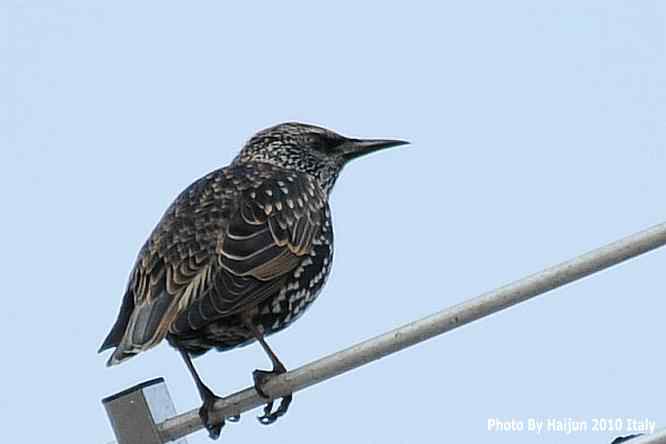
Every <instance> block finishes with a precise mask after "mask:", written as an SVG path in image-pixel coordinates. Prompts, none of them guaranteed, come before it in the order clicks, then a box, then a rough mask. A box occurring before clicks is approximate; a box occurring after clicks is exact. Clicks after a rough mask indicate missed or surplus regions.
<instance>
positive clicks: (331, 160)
mask: <svg viewBox="0 0 666 444" xmlns="http://www.w3.org/2000/svg"><path fill="white" fill-rule="evenodd" d="M402 143H403V142H399V141H386V140H374V141H373V140H358V139H349V138H345V137H343V136H340V135H338V134H336V133H334V132H332V131H329V130H326V129H323V128H319V127H315V126H312V125H305V124H299V123H287V124H281V125H278V126H275V127H272V128H268V129H266V130H263V131H260V132H259V133H257V134H256V135H255V136H254V137H252V138H251V139H250V140H249V141H248V143H247V144H246V145H245V146H244V148H243V149H242V150H241V152H240V154H239V155H238V156H237V157H236V159H234V161H233V162H232V163H231V164H230V165H229V166H227V167H224V168H221V169H218V170H216V171H213V172H212V173H210V174H208V175H206V176H205V177H202V178H201V179H199V180H197V181H195V182H194V183H193V184H192V185H190V186H189V187H188V188H187V189H185V190H184V191H183V192H182V193H181V194H180V195H179V196H178V197H177V198H176V200H175V201H174V202H173V204H172V205H171V206H170V207H169V208H168V209H167V210H166V212H165V214H164V215H163V217H162V219H161V220H160V222H159V223H158V225H157V227H156V228H155V229H154V231H153V232H152V234H151V235H150V237H149V239H148V240H147V241H146V243H145V244H144V246H143V248H142V249H141V250H140V252H139V255H138V258H137V260H136V263H135V265H134V268H133V270H132V273H131V275H130V280H129V284H128V287H127V291H126V293H125V296H124V299H123V303H122V306H121V310H120V314H119V316H118V319H117V321H116V324H115V325H114V327H113V328H112V330H111V332H110V333H109V335H108V337H107V339H106V340H105V341H104V344H103V345H102V348H101V349H100V351H101V350H105V349H107V348H114V347H115V350H114V352H113V354H112V356H111V358H110V359H109V365H114V364H117V363H120V362H122V361H124V360H126V359H128V358H130V357H132V356H134V355H136V354H138V353H139V352H141V351H144V350H147V349H149V348H151V347H153V346H154V345H156V344H158V343H159V342H160V341H161V340H163V339H164V338H166V339H167V340H168V342H169V343H170V344H171V345H173V346H174V347H176V348H177V349H179V350H181V351H184V352H186V353H187V354H189V355H191V356H197V355H200V354H203V353H205V352H206V351H208V350H210V349H211V348H216V349H218V350H222V351H223V350H228V349H230V348H233V347H236V346H241V345H246V344H248V343H250V342H253V341H254V340H257V339H258V340H260V341H262V345H265V344H263V339H262V338H263V336H264V335H269V334H272V333H275V332H277V331H279V330H282V329H283V328H285V327H287V326H288V325H290V324H291V323H292V322H293V321H294V320H296V319H297V318H298V317H299V316H301V315H302V314H303V312H304V311H305V310H306V309H307V308H308V307H309V306H310V304H311V303H312V302H313V301H314V300H315V299H316V298H317V296H318V295H319V292H320V290H321V288H322V286H323V285H324V283H325V282H326V278H327V277H328V274H329V272H330V268H331V262H332V258H333V230H332V225H331V214H330V210H329V206H328V194H329V193H330V191H331V189H332V187H333V185H334V183H335V181H336V179H337V177H338V174H339V173H340V171H341V169H342V168H343V166H344V165H345V164H346V163H347V162H348V161H349V160H351V159H353V158H356V157H358V156H360V155H362V154H366V153H368V152H372V151H375V150H377V149H381V148H385V147H388V146H395V145H399V144H402ZM266 347H267V346H266ZM269 354H270V353H269ZM186 359H189V358H187V357H186ZM272 359H273V358H272ZM275 359H276V358H275ZM275 364H276V362H275V360H274V365H275ZM191 370H192V369H191ZM195 378H196V376H195ZM204 391H205V390H204ZM200 392H201V387H200ZM205 396H208V395H207V394H205V393H202V398H203V397H205ZM285 410H286V408H285ZM211 434H213V433H212V432H211Z"/></svg>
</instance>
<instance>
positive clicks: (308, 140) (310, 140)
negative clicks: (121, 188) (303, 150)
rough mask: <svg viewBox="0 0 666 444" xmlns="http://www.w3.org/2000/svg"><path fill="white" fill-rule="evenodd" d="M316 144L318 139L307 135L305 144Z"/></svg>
mask: <svg viewBox="0 0 666 444" xmlns="http://www.w3.org/2000/svg"><path fill="white" fill-rule="evenodd" d="M318 142H319V139H318V138H317V137H315V136H313V135H312V134H308V135H306V136H305V143H306V144H307V145H317V143H318Z"/></svg>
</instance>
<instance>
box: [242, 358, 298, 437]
mask: <svg viewBox="0 0 666 444" xmlns="http://www.w3.org/2000/svg"><path fill="white" fill-rule="evenodd" d="M285 372H286V369H284V368H278V369H275V370H273V371H270V372H269V371H266V370H255V371H254V372H253V373H252V377H253V378H254V388H255V390H256V391H257V393H259V396H261V397H262V398H266V399H268V400H269V401H268V403H267V404H266V406H265V407H264V414H263V415H261V416H259V417H257V419H258V420H259V422H260V423H261V424H263V425H270V424H273V423H274V422H275V421H277V419H278V418H279V417H281V416H284V414H285V413H287V410H289V404H291V401H292V399H293V396H292V395H291V394H289V395H287V396H285V397H283V398H282V400H281V401H280V405H279V406H278V408H277V410H275V411H274V412H273V411H272V410H273V400H272V399H270V396H268V395H267V394H266V392H265V391H264V390H263V387H264V386H265V385H266V383H267V382H268V381H269V380H270V379H271V378H273V377H274V376H276V375H279V374H282V373H285Z"/></svg>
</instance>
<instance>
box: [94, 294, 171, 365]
mask: <svg viewBox="0 0 666 444" xmlns="http://www.w3.org/2000/svg"><path fill="white" fill-rule="evenodd" d="M176 308H177V304H175V303H174V300H173V298H172V297H168V296H167V295H166V294H161V295H160V296H158V297H155V298H153V299H152V300H150V301H144V302H142V303H141V304H139V305H135V303H134V296H133V293H132V292H131V291H129V290H128V291H127V293H126V294H125V297H124V299H123V304H122V306H121V308H120V314H119V315H118V320H117V321H116V323H115V325H114V326H113V328H112V329H111V332H109V335H108V336H107V337H106V339H105V340H104V343H103V344H102V346H101V347H100V349H99V352H102V351H104V350H107V349H109V348H113V347H115V350H114V351H113V354H112V355H111V357H110V358H109V360H108V361H107V363H106V365H107V366H112V365H117V364H120V363H121V362H123V361H126V360H128V359H129V358H131V357H132V356H135V355H137V354H138V353H140V352H142V351H144V350H147V349H149V348H151V347H153V346H154V345H156V344H157V343H158V342H160V341H161V340H162V339H163V338H164V337H165V336H166V334H167V331H168V325H169V323H170V321H171V320H172V319H173V317H174V316H175V312H176Z"/></svg>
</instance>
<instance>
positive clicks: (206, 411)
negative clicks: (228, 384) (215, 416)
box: [199, 395, 237, 439]
mask: <svg viewBox="0 0 666 444" xmlns="http://www.w3.org/2000/svg"><path fill="white" fill-rule="evenodd" d="M218 399H220V398H219V397H217V396H215V395H211V396H207V397H206V399H205V400H204V403H203V405H202V406H201V408H200V409H199V417H200V418H201V422H202V423H203V425H204V427H205V428H206V430H208V436H210V439H217V438H219V437H220V432H222V427H224V419H222V421H220V422H218V423H213V422H212V421H211V420H210V416H211V415H210V413H211V412H212V411H213V405H215V401H216V400H218ZM229 420H230V421H232V422H236V421H237V420H236V421H233V420H231V419H230V418H229Z"/></svg>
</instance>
